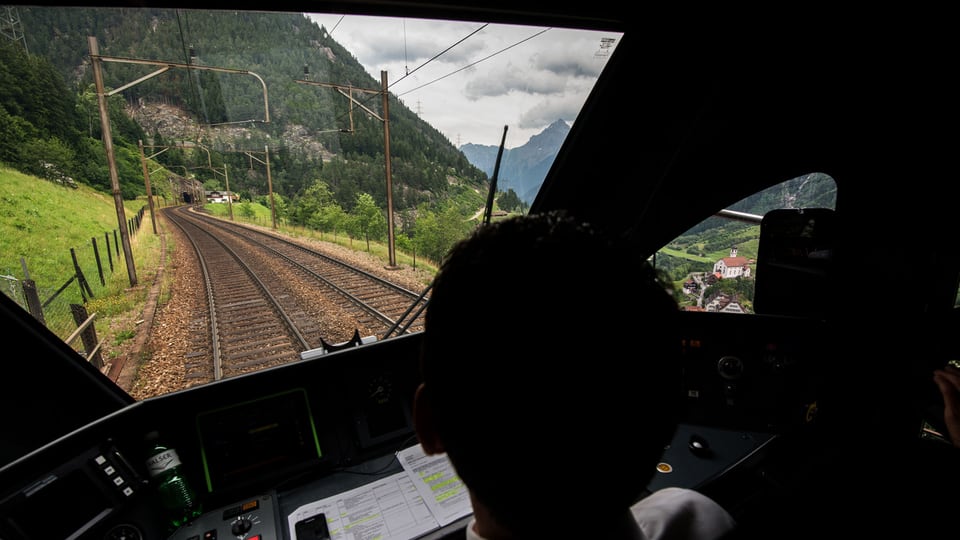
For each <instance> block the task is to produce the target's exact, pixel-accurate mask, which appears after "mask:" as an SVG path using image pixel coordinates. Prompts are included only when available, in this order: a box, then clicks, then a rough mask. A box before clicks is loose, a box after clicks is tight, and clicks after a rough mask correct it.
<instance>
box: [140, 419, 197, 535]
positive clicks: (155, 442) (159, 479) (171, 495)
mask: <svg viewBox="0 0 960 540" xmlns="http://www.w3.org/2000/svg"><path fill="white" fill-rule="evenodd" d="M146 441H147V446H148V451H147V456H148V457H147V460H146V465H147V471H149V473H150V478H151V480H152V481H153V483H154V485H155V486H156V487H157V493H158V494H159V496H160V502H161V503H162V504H163V507H164V509H165V510H166V511H167V516H168V518H169V522H170V526H171V527H172V528H174V529H176V528H179V527H180V526H182V525H185V524H187V523H189V522H190V521H192V520H193V519H195V518H196V517H198V516H200V514H202V513H203V509H202V507H201V505H200V501H199V499H197V494H196V492H195V491H194V490H193V488H192V487H190V483H189V482H188V481H187V477H186V476H184V474H183V467H182V466H181V464H180V456H178V455H177V451H176V450H175V449H173V448H169V447H166V446H164V445H163V444H162V443H161V442H160V436H159V434H158V433H157V432H156V431H151V432H150V433H148V434H147V436H146Z"/></svg>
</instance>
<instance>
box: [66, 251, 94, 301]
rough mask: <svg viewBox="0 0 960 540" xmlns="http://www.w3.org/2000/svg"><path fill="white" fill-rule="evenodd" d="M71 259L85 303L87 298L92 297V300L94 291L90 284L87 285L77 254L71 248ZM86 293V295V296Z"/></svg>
mask: <svg viewBox="0 0 960 540" xmlns="http://www.w3.org/2000/svg"><path fill="white" fill-rule="evenodd" d="M70 257H72V258H73V270H74V272H75V273H76V275H77V280H78V282H79V283H80V297H81V298H83V301H84V302H86V301H87V296H86V295H90V298H93V291H92V290H91V289H90V284H89V283H87V278H86V277H84V275H83V270H81V269H80V263H78V262H77V252H76V251H75V250H74V249H73V248H70ZM84 293H86V295H85V294H84Z"/></svg>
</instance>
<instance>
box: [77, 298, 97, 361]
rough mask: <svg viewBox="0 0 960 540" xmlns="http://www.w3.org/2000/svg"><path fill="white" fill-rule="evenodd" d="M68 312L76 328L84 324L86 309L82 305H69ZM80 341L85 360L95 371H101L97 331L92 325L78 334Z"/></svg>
mask: <svg viewBox="0 0 960 540" xmlns="http://www.w3.org/2000/svg"><path fill="white" fill-rule="evenodd" d="M70 311H71V312H72V313H73V320H74V321H76V323H77V326H80V325H82V324H83V323H84V322H86V320H87V318H88V316H87V308H86V307H85V306H84V305H83V304H70ZM80 340H81V341H83V350H84V351H86V353H87V355H86V356H87V360H88V361H89V362H92V363H93V365H94V366H96V368H97V369H103V355H101V354H100V348H99V347H98V346H97V329H96V328H95V327H94V326H93V323H92V322H91V323H90V324H88V325H87V327H86V328H85V329H84V330H83V332H81V333H80Z"/></svg>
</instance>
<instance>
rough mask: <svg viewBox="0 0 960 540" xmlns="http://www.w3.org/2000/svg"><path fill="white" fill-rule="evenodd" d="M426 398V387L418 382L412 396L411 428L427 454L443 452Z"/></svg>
mask: <svg viewBox="0 0 960 540" xmlns="http://www.w3.org/2000/svg"><path fill="white" fill-rule="evenodd" d="M428 401H429V400H428V399H427V389H426V387H425V386H424V385H423V383H420V386H418V387H417V392H416V393H415V394H414V396H413V429H414V430H415V431H416V432H417V439H419V441H420V446H422V447H423V451H424V452H425V453H426V454H427V455H428V456H429V455H433V454H442V453H443V452H444V448H443V441H441V440H440V437H439V436H438V435H437V428H436V421H435V419H434V413H433V409H432V408H431V407H430V404H429V402H428Z"/></svg>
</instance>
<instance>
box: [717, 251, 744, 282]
mask: <svg viewBox="0 0 960 540" xmlns="http://www.w3.org/2000/svg"><path fill="white" fill-rule="evenodd" d="M713 273H714V274H715V275H716V276H717V277H718V278H720V279H728V278H737V277H745V278H748V277H750V259H748V258H746V257H740V256H738V255H737V246H733V247H732V248H730V256H729V257H724V258H722V259H720V260H719V261H717V262H716V263H714V265H713Z"/></svg>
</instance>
